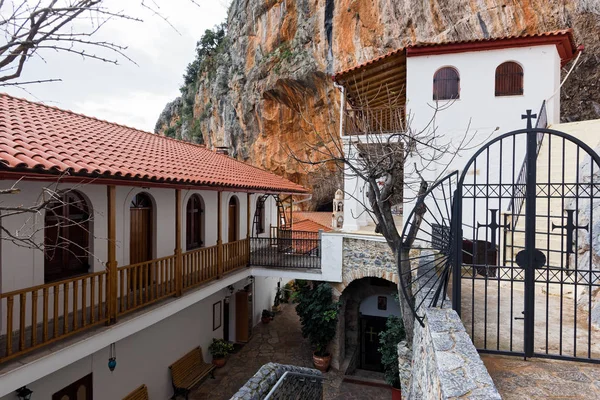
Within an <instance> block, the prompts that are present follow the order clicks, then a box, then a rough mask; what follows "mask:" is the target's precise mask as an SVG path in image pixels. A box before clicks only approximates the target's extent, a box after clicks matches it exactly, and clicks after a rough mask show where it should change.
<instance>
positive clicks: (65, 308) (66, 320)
mask: <svg viewBox="0 0 600 400" xmlns="http://www.w3.org/2000/svg"><path fill="white" fill-rule="evenodd" d="M67 332H69V282H65V283H63V335H66V334H67Z"/></svg>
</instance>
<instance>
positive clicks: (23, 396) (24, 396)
mask: <svg viewBox="0 0 600 400" xmlns="http://www.w3.org/2000/svg"><path fill="white" fill-rule="evenodd" d="M32 393H33V390H31V389H29V388H28V387H27V386H23V387H21V388H19V389H17V397H18V398H19V400H29V399H31V394H32Z"/></svg>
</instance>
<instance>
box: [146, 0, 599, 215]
mask: <svg viewBox="0 0 600 400" xmlns="http://www.w3.org/2000/svg"><path fill="white" fill-rule="evenodd" d="M564 27H572V28H574V29H575V36H576V40H577V42H578V43H583V44H585V45H586V52H585V53H584V55H583V56H582V57H581V59H580V62H579V65H578V67H577V68H576V70H575V71H574V73H573V74H572V76H571V77H570V78H569V80H568V81H567V83H566V85H565V87H564V90H563V93H562V96H563V108H562V109H563V112H562V115H563V118H564V119H565V120H580V119H591V118H600V90H599V89H600V88H599V78H600V69H599V68H597V66H598V64H599V62H600V42H599V40H598V38H599V37H600V0H447V1H437V0H423V1H416V0H233V2H232V3H231V5H230V8H229V12H228V18H227V22H226V25H225V30H224V32H225V35H224V38H223V42H222V43H221V44H220V45H219V46H217V47H216V50H215V51H214V52H213V53H211V55H210V60H211V62H210V63H205V64H208V65H204V66H203V67H201V68H199V69H198V70H196V69H194V68H192V69H191V70H190V67H188V75H189V74H190V73H191V74H192V75H194V74H195V75H194V79H191V80H190V82H188V80H187V78H186V84H185V85H184V87H183V88H182V98H180V99H177V100H175V101H174V102H172V103H169V104H168V105H167V107H166V108H165V110H164V111H163V113H162V114H161V116H160V118H159V120H158V122H157V125H156V132H157V133H161V134H168V135H171V136H179V137H183V138H184V139H188V140H195V141H198V142H204V143H206V144H207V145H208V146H209V147H212V146H227V147H228V148H229V152H230V155H232V156H234V157H236V158H238V159H240V160H244V161H247V162H250V163H252V164H255V165H257V166H260V167H263V168H265V169H268V170H270V171H273V172H275V173H277V174H281V175H284V176H286V177H288V178H290V179H292V180H293V181H296V182H299V183H301V184H305V185H308V186H310V187H312V188H313V189H314V190H315V199H314V201H313V203H312V208H315V207H317V206H318V205H320V204H325V203H327V204H329V203H330V200H331V198H333V193H334V191H335V189H336V188H337V186H339V185H340V184H341V180H340V173H339V171H338V170H336V168H335V166H328V167H326V168H321V169H320V171H319V172H318V173H309V172H311V171H312V172H314V170H315V168H314V167H310V168H309V167H305V166H299V165H298V163H297V162H295V161H294V160H293V158H292V157H290V155H289V152H288V150H287V146H289V148H290V149H291V150H292V152H294V153H296V154H298V155H301V156H304V155H307V154H309V155H310V154H311V152H313V153H314V151H312V150H311V149H310V148H308V147H307V146H306V143H307V142H308V143H318V142H320V141H323V139H324V138H326V137H327V135H328V134H335V133H336V132H337V129H338V128H337V126H338V120H337V119H338V118H339V117H338V113H337V110H338V102H339V98H338V94H337V90H335V88H334V87H333V83H332V81H331V78H330V75H331V74H332V73H334V72H336V71H340V70H342V69H345V68H347V67H349V66H352V65H355V64H356V63H361V62H363V61H366V60H368V59H371V58H373V57H376V56H378V55H381V54H384V53H386V52H387V51H389V50H391V49H395V48H398V47H401V46H403V45H405V44H407V43H415V42H439V41H445V40H458V39H472V38H483V37H497V36H504V35H513V34H522V33H533V32H543V31H550V30H554V29H558V28H564ZM190 71H191V72H190ZM313 155H314V154H313Z"/></svg>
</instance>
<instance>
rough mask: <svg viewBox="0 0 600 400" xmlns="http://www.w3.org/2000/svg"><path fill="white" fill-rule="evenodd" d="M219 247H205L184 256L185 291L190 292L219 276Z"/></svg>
mask: <svg viewBox="0 0 600 400" xmlns="http://www.w3.org/2000/svg"><path fill="white" fill-rule="evenodd" d="M218 254H219V252H218V247H217V246H211V247H203V248H201V249H197V250H192V251H188V252H187V253H184V254H183V290H184V291H185V290H189V289H191V288H194V287H196V286H198V285H201V284H203V283H205V282H208V281H211V280H213V279H215V278H216V277H217V276H218V269H219V260H218Z"/></svg>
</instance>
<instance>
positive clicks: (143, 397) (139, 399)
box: [123, 385, 148, 400]
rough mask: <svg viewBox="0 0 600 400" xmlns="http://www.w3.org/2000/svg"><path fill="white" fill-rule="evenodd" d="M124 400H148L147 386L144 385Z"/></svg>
mask: <svg viewBox="0 0 600 400" xmlns="http://www.w3.org/2000/svg"><path fill="white" fill-rule="evenodd" d="M123 400H148V388H147V387H146V385H142V386H140V387H139V388H137V389H135V390H134V391H133V392H131V393H129V394H128V395H127V396H125V397H123Z"/></svg>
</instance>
